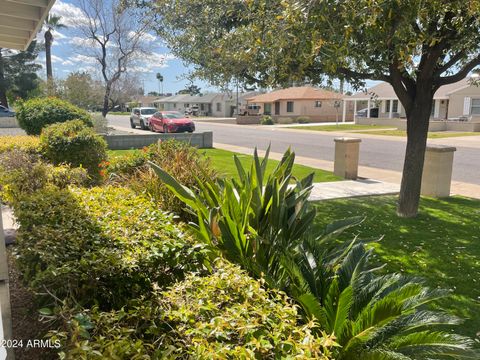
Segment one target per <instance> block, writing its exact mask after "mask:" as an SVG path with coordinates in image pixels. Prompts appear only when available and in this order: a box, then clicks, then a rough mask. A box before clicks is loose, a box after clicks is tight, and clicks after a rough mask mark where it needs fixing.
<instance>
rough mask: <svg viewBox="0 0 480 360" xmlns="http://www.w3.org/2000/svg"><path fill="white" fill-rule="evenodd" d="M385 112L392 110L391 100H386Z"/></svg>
mask: <svg viewBox="0 0 480 360" xmlns="http://www.w3.org/2000/svg"><path fill="white" fill-rule="evenodd" d="M385 112H386V113H389V112H390V100H385Z"/></svg>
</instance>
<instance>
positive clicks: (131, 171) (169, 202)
mask: <svg viewBox="0 0 480 360" xmlns="http://www.w3.org/2000/svg"><path fill="white" fill-rule="evenodd" d="M147 160H151V161H154V162H157V163H159V164H161V165H162V167H163V169H164V170H165V171H167V172H168V173H169V174H171V175H172V176H175V177H176V178H177V179H179V181H181V182H182V184H185V185H186V186H191V187H195V185H196V183H197V178H198V179H199V181H200V182H204V181H207V180H208V181H210V180H213V179H215V178H216V172H215V171H214V170H213V168H212V166H211V165H210V162H209V160H208V159H207V158H206V157H205V156H204V155H203V154H202V153H201V152H200V151H199V150H197V149H196V148H194V147H192V146H190V145H188V144H187V143H184V142H179V141H174V140H168V141H162V142H159V143H158V144H154V145H151V146H150V147H148V148H145V149H144V150H143V151H141V152H136V153H134V154H132V155H128V156H125V157H122V158H118V159H112V160H111V161H110V163H109V165H108V166H107V176H108V177H109V179H110V181H113V182H114V183H117V184H124V185H126V186H128V187H130V188H132V189H133V190H134V191H136V192H137V193H145V194H147V195H148V196H150V197H152V198H153V199H154V200H155V201H156V202H158V204H159V206H160V207H161V208H162V209H163V210H165V211H169V212H173V213H175V214H177V215H179V216H181V217H182V218H183V219H184V220H186V221H188V220H190V219H192V217H191V216H190V214H189V213H187V212H185V211H184V208H185V205H184V204H183V203H182V202H181V201H180V200H178V199H177V198H176V197H174V196H172V195H171V193H170V192H169V191H168V189H167V187H166V186H165V185H164V184H163V182H162V181H161V180H160V179H159V178H158V177H157V176H156V175H155V173H154V171H153V170H152V169H151V167H150V166H148V165H147V163H146V162H147Z"/></svg>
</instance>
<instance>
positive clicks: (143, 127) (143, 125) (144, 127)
mask: <svg viewBox="0 0 480 360" xmlns="http://www.w3.org/2000/svg"><path fill="white" fill-rule="evenodd" d="M140 129H142V130H147V127H146V126H145V123H144V122H143V120H140Z"/></svg>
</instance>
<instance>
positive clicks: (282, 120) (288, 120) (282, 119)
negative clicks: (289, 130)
mask: <svg viewBox="0 0 480 360" xmlns="http://www.w3.org/2000/svg"><path fill="white" fill-rule="evenodd" d="M277 123H279V124H292V123H293V119H292V118H291V117H279V118H278V119H277Z"/></svg>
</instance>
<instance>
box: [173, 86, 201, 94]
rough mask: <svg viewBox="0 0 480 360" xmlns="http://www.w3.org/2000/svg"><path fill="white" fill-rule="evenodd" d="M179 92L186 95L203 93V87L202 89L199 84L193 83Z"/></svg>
mask: <svg viewBox="0 0 480 360" xmlns="http://www.w3.org/2000/svg"><path fill="white" fill-rule="evenodd" d="M178 94H185V95H191V96H195V95H202V89H200V88H199V87H198V86H197V85H194V84H191V85H189V86H187V87H186V88H185V89H183V90H180V91H179V92H178Z"/></svg>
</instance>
